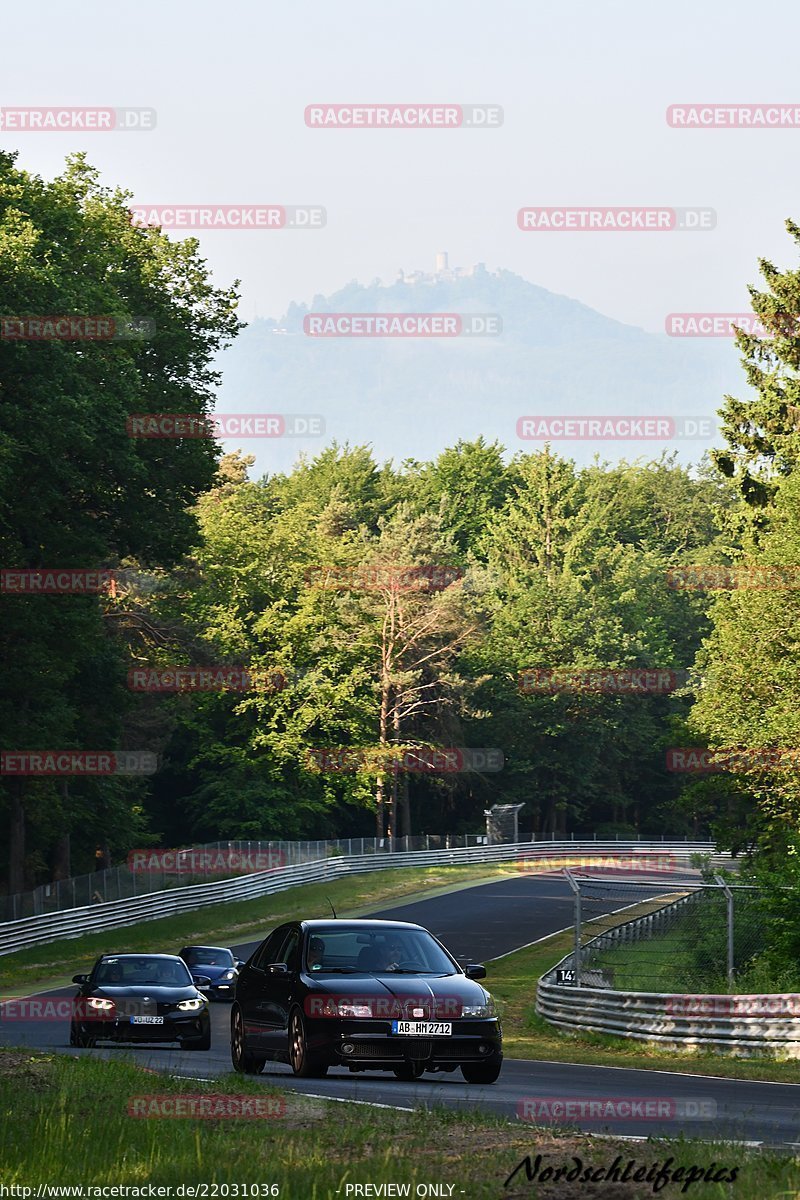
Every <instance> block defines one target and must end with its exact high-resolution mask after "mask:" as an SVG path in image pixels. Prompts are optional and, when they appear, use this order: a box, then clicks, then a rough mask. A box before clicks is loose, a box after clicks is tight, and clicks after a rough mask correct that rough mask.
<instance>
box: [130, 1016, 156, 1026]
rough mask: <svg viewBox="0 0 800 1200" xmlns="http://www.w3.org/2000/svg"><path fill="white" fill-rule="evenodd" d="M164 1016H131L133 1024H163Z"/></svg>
mask: <svg viewBox="0 0 800 1200" xmlns="http://www.w3.org/2000/svg"><path fill="white" fill-rule="evenodd" d="M163 1024H164V1018H163V1017H131V1025H163Z"/></svg>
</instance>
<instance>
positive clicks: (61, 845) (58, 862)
mask: <svg viewBox="0 0 800 1200" xmlns="http://www.w3.org/2000/svg"><path fill="white" fill-rule="evenodd" d="M71 874H72V864H71V858H70V835H69V834H68V833H65V834H63V835H62V836H61V837H60V838H59V839H58V841H57V842H56V848H55V853H54V855H53V881H54V882H55V880H57V879H69V877H70V875H71Z"/></svg>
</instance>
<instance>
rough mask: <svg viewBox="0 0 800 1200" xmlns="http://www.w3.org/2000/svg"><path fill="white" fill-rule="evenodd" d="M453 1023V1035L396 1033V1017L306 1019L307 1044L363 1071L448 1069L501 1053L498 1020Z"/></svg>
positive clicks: (333, 1062) (333, 1061)
mask: <svg viewBox="0 0 800 1200" xmlns="http://www.w3.org/2000/svg"><path fill="white" fill-rule="evenodd" d="M452 1025H453V1032H452V1034H451V1035H449V1036H447V1035H446V1036H443V1037H415V1036H405V1035H401V1034H395V1033H392V1023H391V1021H376V1020H357V1019H355V1020H341V1019H330V1020H313V1021H308V1022H307V1036H308V1046H309V1050H310V1051H312V1052H313V1053H314V1054H315V1055H319V1056H321V1057H322V1058H324V1059H326V1060H327V1061H328V1063H329V1065H331V1066H351V1067H360V1068H362V1069H368V1068H373V1069H380V1068H381V1067H387V1068H389V1069H391V1068H392V1067H396V1066H398V1065H401V1064H403V1063H417V1064H424V1067H425V1069H426V1070H437V1069H438V1070H447V1069H454V1068H455V1067H457V1066H459V1065H460V1064H461V1063H478V1062H487V1063H488V1062H493V1061H497V1059H498V1058H499V1057H501V1056H502V1053H503V1038H502V1031H501V1029H500V1022H499V1021H498V1020H497V1018H494V1017H492V1018H485V1019H470V1020H455V1021H453V1022H452Z"/></svg>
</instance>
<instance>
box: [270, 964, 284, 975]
mask: <svg viewBox="0 0 800 1200" xmlns="http://www.w3.org/2000/svg"><path fill="white" fill-rule="evenodd" d="M267 970H268V971H269V973H270V975H288V974H289V968H288V967H287V965H286V963H270V964H269V966H268V967H267Z"/></svg>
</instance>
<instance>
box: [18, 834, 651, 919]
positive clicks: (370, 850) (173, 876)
mask: <svg viewBox="0 0 800 1200" xmlns="http://www.w3.org/2000/svg"><path fill="white" fill-rule="evenodd" d="M512 840H513V839H512V838H502V837H497V836H494V835H493V836H489V835H488V834H486V833H466V834H464V833H462V834H449V833H447V834H433V833H431V834H427V833H426V834H419V835H418V836H416V837H404V838H362V837H354V838H336V839H330V840H324V839H320V840H312V841H275V840H273V841H219V842H206V843H204V844H203V845H201V846H192V847H187V848H185V849H181V850H178V851H174V852H165V851H162V849H161V848H159V847H154V848H153V849H152V851H151V854H152V855H153V856H154V859H155V860H157V856H158V855H160V854H167V855H169V854H170V853H172V854H174V855H175V856H181V855H182V856H183V858H182V859H180V861H178V859H177V857H176V859H175V861H174V862H171V863H170V866H169V867H168V868H167V869H164V870H158V869H157V862H156V865H154V862H153V861H151V862H149V863H148V864H146V869H145V870H136V869H131V866H130V865H129V863H124V864H121V865H120V866H115V867H109V868H107V869H105V870H99V871H93V872H91V873H90V874H88V875H77V876H73V877H71V878H69V879H59V880H56V881H54V882H52V883H45V884H41V885H40V886H39V887H37V888H34V889H33V890H32V891H28V892H18V893H16V894H14V895H6V896H0V920H2V921H17V920H21V919H22V918H24V917H36V916H40V915H41V914H42V913H55V912H63V911H64V910H66V909H70V908H83V907H84V906H86V905H89V904H101V903H105V902H106V901H109V900H127V899H130V898H131V897H133V896H140V895H147V894H148V893H149V892H161V891H164V889H165V888H173V887H183V886H189V885H191V884H197V883H208V882H211V881H212V880H215V879H225V878H232V877H234V876H236V875H241V874H243V873H247V872H248V871H257V870H269V869H273V868H278V867H281V866H298V865H301V864H303V863H308V862H317V861H319V860H320V859H324V858H338V857H339V856H345V855H347V856H350V855H353V854H362V855H363V854H385V853H387V852H392V851H397V852H398V853H401V852H406V853H407V852H409V851H419V850H455V849H462V848H466V847H469V846H485V845H490V844H495V843H497V842H498V841H501V842H502V841H512ZM558 840H561V839H559V838H557V836H556V834H555V833H553V834H549V835H547V836H545V835H543V834H538V835H537V834H536V833H531V834H529V835H528V836H525V835H522V836H521V837H520V842H537V843H540V842H543V841H558ZM570 840H574V835H570ZM580 840H581V841H586V840H591V839H587V838H585V837H581V839H580ZM594 840H597V838H596V836H595V838H594ZM614 840H617V841H618V840H619V838H616V839H614ZM657 840H661V841H662V842H663V841H664V837H663V836H661V837H660V839H656V838H650V839H648V844H651V843H653V842H655V841H657ZM604 844H607V842H606V843H604ZM226 854H228V855H234V856H235V855H237V854H238V855H239V856H240V857H241V859H242V860H243V862H244V869H243V867H242V865H241V864H240V865H237V866H235V867H232V868H231V869H227V870H226V869H225V868H226V861H225V857H224V856H225V855H226ZM129 859H130V856H129Z"/></svg>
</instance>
